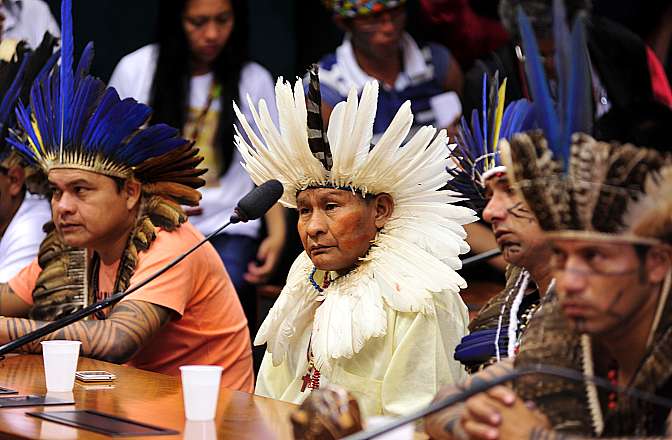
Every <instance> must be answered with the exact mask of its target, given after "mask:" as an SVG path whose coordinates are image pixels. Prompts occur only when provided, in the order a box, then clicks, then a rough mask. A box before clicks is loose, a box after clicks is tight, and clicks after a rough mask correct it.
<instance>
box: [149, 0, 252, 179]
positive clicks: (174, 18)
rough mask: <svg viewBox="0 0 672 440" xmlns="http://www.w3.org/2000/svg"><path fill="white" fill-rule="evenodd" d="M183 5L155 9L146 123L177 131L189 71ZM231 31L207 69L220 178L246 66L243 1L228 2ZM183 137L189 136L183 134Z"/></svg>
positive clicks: (171, 1)
mask: <svg viewBox="0 0 672 440" xmlns="http://www.w3.org/2000/svg"><path fill="white" fill-rule="evenodd" d="M188 1H189V0H161V2H160V6H159V24H158V44H159V55H158V59H157V63H156V73H155V74H154V81H153V83H152V90H151V95H150V105H151V106H152V107H153V109H154V114H153V117H152V121H153V122H154V123H157V122H164V123H166V124H169V125H172V126H173V127H178V128H180V129H182V128H183V127H184V124H185V122H186V120H187V111H188V109H189V92H190V90H189V86H190V78H191V65H190V56H189V43H188V41H187V37H186V34H185V32H184V28H183V26H182V14H183V13H184V9H185V7H186V4H187V2H188ZM230 1H231V7H232V8H233V14H234V20H235V22H234V26H233V30H232V32H231V35H230V36H229V39H228V41H227V43H226V45H225V46H224V48H223V49H222V52H221V53H220V54H219V56H218V57H217V59H215V61H214V63H213V66H212V67H213V74H214V80H215V81H216V82H217V83H219V84H220V85H221V96H220V100H219V101H220V113H219V123H218V125H217V133H216V135H215V145H218V146H219V147H220V149H221V153H222V154H221V158H222V169H221V170H219V171H220V173H222V174H223V173H224V172H226V170H227V169H228V167H229V165H230V163H231V159H232V157H233V149H234V145H233V134H234V131H233V124H234V121H235V119H234V113H233V108H232V106H231V101H234V100H235V101H236V102H240V97H239V96H238V95H239V92H238V82H239V80H240V72H241V69H242V67H243V64H244V63H245V61H246V60H247V29H248V25H247V6H246V2H245V0H230ZM184 135H189V134H188V133H184Z"/></svg>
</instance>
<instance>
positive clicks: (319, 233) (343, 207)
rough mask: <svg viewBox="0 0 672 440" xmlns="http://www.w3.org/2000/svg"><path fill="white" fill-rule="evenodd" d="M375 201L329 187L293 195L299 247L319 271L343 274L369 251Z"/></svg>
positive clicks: (376, 222) (375, 220)
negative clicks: (295, 196) (301, 246)
mask: <svg viewBox="0 0 672 440" xmlns="http://www.w3.org/2000/svg"><path fill="white" fill-rule="evenodd" d="M377 206H378V205H377V202H376V200H372V201H368V202H367V201H365V200H364V199H363V198H362V197H361V196H360V195H359V194H353V193H352V192H351V191H346V190H341V189H331V188H309V189H306V190H304V191H301V192H300V193H299V195H298V196H297V208H298V210H299V222H298V230H299V236H300V237H301V242H302V243H303V248H304V249H305V250H306V253H307V254H308V256H309V257H310V259H311V261H312V262H313V264H314V265H315V267H317V268H318V269H320V270H333V271H344V270H348V269H350V268H352V267H353V266H355V265H356V264H357V261H358V260H359V258H360V257H363V256H364V255H365V254H366V253H367V252H368V250H369V247H370V245H371V241H372V240H373V239H374V238H375V236H376V233H377V232H378V228H380V227H382V225H383V223H384V221H385V220H386V219H381V217H380V215H379V212H378V209H377Z"/></svg>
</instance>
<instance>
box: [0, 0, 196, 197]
mask: <svg viewBox="0 0 672 440" xmlns="http://www.w3.org/2000/svg"><path fill="white" fill-rule="evenodd" d="M61 17H62V24H63V37H62V49H61V56H60V61H61V63H60V66H59V67H58V68H54V69H45V70H43V71H42V72H41V73H40V75H39V76H38V77H37V79H36V81H35V83H34V84H33V87H32V90H31V93H30V106H29V107H28V106H26V105H24V103H19V105H18V107H17V110H16V114H17V119H18V123H19V126H20V128H21V129H22V130H23V131H24V132H25V135H17V134H14V135H13V136H12V137H11V138H9V142H10V143H11V144H12V146H14V147H15V148H16V149H17V150H18V151H19V152H20V153H21V154H22V155H23V156H24V157H25V158H26V159H27V160H29V161H30V162H32V163H34V164H36V165H38V166H39V167H40V168H42V169H43V170H44V171H45V172H47V173H48V172H49V171H50V170H53V169H57V168H74V169H80V170H85V171H92V172H95V173H98V174H103V175H106V176H111V177H118V178H124V179H125V178H131V177H134V178H136V179H138V180H139V181H140V182H141V183H145V184H152V185H153V189H157V188H156V185H160V184H161V183H165V184H169V183H170V184H172V188H171V189H175V190H177V194H176V196H175V197H173V198H174V199H175V200H176V201H177V202H179V203H188V204H195V203H196V202H197V201H198V199H199V195H198V192H191V191H189V190H188V189H195V188H198V187H199V186H201V185H202V184H203V181H202V179H200V178H199V177H198V176H199V175H200V174H202V173H203V171H204V170H198V169H196V165H197V164H198V163H199V162H200V159H198V158H197V157H196V155H197V150H196V149H194V148H193V147H192V146H191V144H190V143H189V142H188V141H186V140H185V139H182V138H181V137H179V136H178V131H177V130H176V129H175V128H173V127H170V126H168V125H166V124H156V125H151V126H146V124H147V122H148V120H149V118H150V116H151V113H152V110H151V108H150V107H149V106H147V105H145V104H142V103H139V102H137V101H136V100H135V99H133V98H126V99H123V100H122V99H120V98H119V95H118V93H117V92H116V90H115V89H114V88H112V87H106V86H105V84H104V83H103V81H101V80H100V79H98V78H95V77H93V76H91V75H89V74H88V72H89V68H90V66H91V61H92V59H93V44H92V43H89V44H88V45H87V46H86V48H85V49H84V52H83V54H82V56H81V58H80V60H79V63H78V64H77V66H76V69H74V56H73V51H74V41H73V34H72V14H71V0H64V1H63V3H62V5H61ZM159 158H163V159H159ZM148 161H151V164H152V166H151V167H149V168H148V166H147V165H146V164H147V163H148ZM176 185H177V186H179V188H178V187H176ZM162 192H163V191H162ZM165 195H170V192H166V194H165Z"/></svg>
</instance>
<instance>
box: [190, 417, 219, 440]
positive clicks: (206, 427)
mask: <svg viewBox="0 0 672 440" xmlns="http://www.w3.org/2000/svg"><path fill="white" fill-rule="evenodd" d="M183 440H217V427H216V426H215V422H213V421H212V420H208V421H206V422H195V421H193V420H187V422H186V423H185V424H184V437H183Z"/></svg>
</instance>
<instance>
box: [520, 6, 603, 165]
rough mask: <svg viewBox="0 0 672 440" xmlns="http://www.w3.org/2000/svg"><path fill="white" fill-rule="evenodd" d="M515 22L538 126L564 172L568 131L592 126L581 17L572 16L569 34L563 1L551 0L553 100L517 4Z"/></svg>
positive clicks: (588, 130)
mask: <svg viewBox="0 0 672 440" xmlns="http://www.w3.org/2000/svg"><path fill="white" fill-rule="evenodd" d="M518 23H519V27H520V34H521V38H522V43H523V49H524V51H525V72H526V73H527V80H528V82H529V86H530V91H531V94H532V100H533V102H534V107H535V113H536V114H537V116H538V122H539V126H540V128H541V129H542V130H543V132H544V135H545V137H546V140H547V141H548V145H549V148H550V149H551V151H552V153H553V156H554V157H555V158H556V159H558V160H560V161H561V162H562V166H563V169H564V170H565V171H566V170H567V165H568V163H569V154H570V144H571V136H572V134H574V133H578V132H581V133H591V132H592V126H593V102H592V94H591V90H592V89H591V71H590V59H589V57H588V46H587V44H586V29H585V23H584V18H583V17H582V16H578V17H577V18H576V19H575V21H574V25H573V27H572V31H571V33H570V32H569V29H568V27H567V16H566V12H565V6H564V3H563V1H562V0H554V2H553V40H554V44H555V68H556V74H557V83H558V93H557V95H558V96H557V99H555V100H554V99H553V97H552V94H551V91H550V89H549V85H548V84H549V83H548V79H547V78H546V73H545V70H544V66H543V63H542V61H541V55H540V53H539V46H538V45H537V40H536V38H535V35H534V31H533V30H532V26H531V24H530V20H529V18H528V17H527V15H526V14H525V12H524V11H523V8H522V7H520V6H519V7H518Z"/></svg>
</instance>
